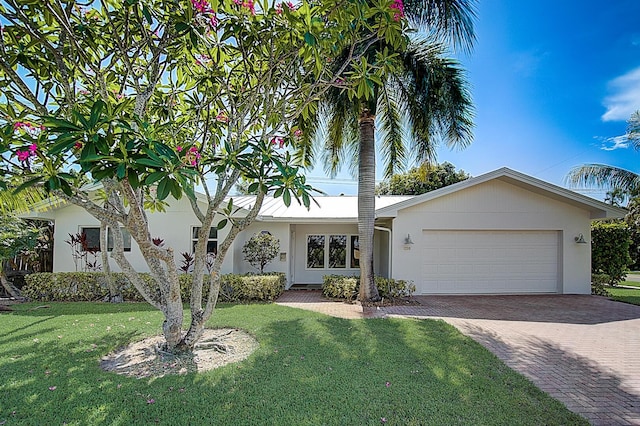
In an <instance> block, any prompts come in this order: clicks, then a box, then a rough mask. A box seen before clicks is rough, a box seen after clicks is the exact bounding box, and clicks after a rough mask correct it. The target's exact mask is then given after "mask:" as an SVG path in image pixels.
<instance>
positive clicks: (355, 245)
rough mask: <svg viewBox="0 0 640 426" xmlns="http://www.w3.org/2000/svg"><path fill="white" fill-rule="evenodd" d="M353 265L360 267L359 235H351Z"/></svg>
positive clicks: (353, 266)
mask: <svg viewBox="0 0 640 426" xmlns="http://www.w3.org/2000/svg"><path fill="white" fill-rule="evenodd" d="M350 257H351V259H350V260H351V267H352V268H359V267H360V242H359V241H358V236H357V235H352V236H351V256H350Z"/></svg>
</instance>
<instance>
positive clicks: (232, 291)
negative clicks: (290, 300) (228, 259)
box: [219, 273, 287, 302]
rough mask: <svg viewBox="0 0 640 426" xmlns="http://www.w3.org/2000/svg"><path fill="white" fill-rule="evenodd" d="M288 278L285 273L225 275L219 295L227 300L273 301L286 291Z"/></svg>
mask: <svg viewBox="0 0 640 426" xmlns="http://www.w3.org/2000/svg"><path fill="white" fill-rule="evenodd" d="M286 283H287V280H286V278H285V275H284V274H283V273H270V274H262V275H237V274H227V275H223V276H222V277H221V280H220V294H219V297H220V299H221V300H222V301H225V302H252V301H261V302H273V301H274V300H276V299H277V298H278V297H280V295H281V294H282V293H283V292H284V288H285V285H286Z"/></svg>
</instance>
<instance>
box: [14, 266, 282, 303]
mask: <svg viewBox="0 0 640 426" xmlns="http://www.w3.org/2000/svg"><path fill="white" fill-rule="evenodd" d="M139 275H140V278H141V279H142V281H143V282H144V285H146V286H147V287H148V288H149V290H150V292H151V294H154V295H155V298H156V300H159V298H160V295H159V289H158V286H157V285H156V283H155V281H154V279H153V277H152V276H151V274H148V273H141V274H139ZM112 276H113V279H114V281H115V286H116V288H117V289H119V290H120V292H121V293H122V297H123V298H124V300H127V301H132V302H143V301H144V298H143V297H142V296H141V295H140V292H138V290H137V289H136V288H135V287H134V286H133V284H131V282H130V281H129V279H128V278H127V276H126V275H125V274H124V273H122V272H116V273H113V274H112ZM25 279H26V282H27V284H26V285H25V287H24V288H23V290H22V292H23V295H24V296H25V297H28V298H29V299H32V300H38V301H49V302H54V301H55V302H78V301H97V300H104V299H106V298H107V296H108V295H109V289H108V287H107V283H106V279H105V275H104V273H103V272H55V273H52V272H42V273H35V274H30V275H27V276H26V277H25ZM205 279H207V277H205ZM179 280H180V290H181V294H182V300H183V301H188V300H189V298H190V297H191V286H192V281H191V280H192V276H191V274H183V275H180V276H179ZM285 284H286V279H285V276H284V274H281V273H280V274H265V275H235V274H228V275H223V276H222V277H221V281H220V296H219V297H220V300H221V301H224V302H250V301H273V300H275V299H277V298H278V297H279V296H280V295H281V294H282V292H283V291H284V287H285ZM208 291H209V290H208V286H207V285H205V288H204V291H203V295H204V297H205V298H206V297H207V295H208Z"/></svg>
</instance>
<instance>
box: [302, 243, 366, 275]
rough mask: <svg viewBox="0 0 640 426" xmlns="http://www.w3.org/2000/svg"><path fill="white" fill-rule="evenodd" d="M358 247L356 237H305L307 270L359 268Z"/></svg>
mask: <svg viewBox="0 0 640 426" xmlns="http://www.w3.org/2000/svg"><path fill="white" fill-rule="evenodd" d="M358 247H359V245H358V236H357V235H307V268H308V269H347V268H351V269H356V268H359V267H360V264H359V260H358V259H359V257H360V256H359V251H358Z"/></svg>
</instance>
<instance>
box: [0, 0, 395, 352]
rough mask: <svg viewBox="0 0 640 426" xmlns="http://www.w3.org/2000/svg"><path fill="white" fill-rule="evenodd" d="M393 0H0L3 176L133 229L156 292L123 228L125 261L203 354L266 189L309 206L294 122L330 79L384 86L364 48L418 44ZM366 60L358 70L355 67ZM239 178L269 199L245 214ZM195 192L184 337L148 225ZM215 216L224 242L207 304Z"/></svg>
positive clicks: (170, 265)
mask: <svg viewBox="0 0 640 426" xmlns="http://www.w3.org/2000/svg"><path fill="white" fill-rule="evenodd" d="M392 4H394V3H392V2H390V1H381V2H375V3H371V4H369V3H367V2H342V1H337V0H323V1H322V2H320V1H311V2H309V1H302V2H300V3H297V4H295V5H294V4H292V3H288V2H282V3H280V2H275V1H264V2H254V0H232V1H219V0H208V1H207V0H190V1H187V0H97V1H86V2H75V1H58V0H51V1H46V2H40V1H28V2H27V1H18V0H0V25H2V31H1V32H0V152H2V155H1V156H0V185H4V186H6V185H7V182H8V181H10V180H11V179H13V178H14V177H19V179H20V181H21V182H23V183H22V185H21V186H20V187H18V190H21V189H23V188H25V187H33V186H41V187H43V188H44V189H45V190H46V191H48V192H50V193H52V194H55V195H56V196H59V197H61V198H62V199H64V200H65V201H67V202H70V203H74V204H76V205H78V206H81V207H83V208H84V209H86V210H87V211H88V212H89V213H91V214H92V215H93V216H95V217H96V218H97V219H98V220H99V221H100V222H101V223H102V224H104V225H107V226H108V227H109V228H110V229H112V230H119V229H120V228H121V227H124V228H126V229H127V230H128V231H129V233H130V234H131V237H132V238H133V239H134V240H135V241H136V243H137V245H138V247H139V248H140V251H141V253H142V256H143V257H144V259H145V261H146V263H147V265H148V267H149V270H150V271H151V275H152V276H153V278H154V280H155V282H156V284H157V286H158V288H157V289H156V288H149V286H148V285H146V284H145V283H144V282H143V280H142V279H140V278H139V277H138V275H137V272H136V271H135V269H134V268H133V266H132V265H131V264H130V263H129V261H128V259H127V257H126V256H125V255H124V251H123V237H122V235H121V232H117V231H116V232H114V233H113V238H114V249H113V251H112V252H111V256H112V257H113V258H114V259H115V261H116V262H117V263H118V266H119V267H120V269H121V270H122V271H124V272H125V273H127V275H128V276H129V278H130V280H131V282H132V283H133V284H134V286H135V287H136V288H137V289H138V290H139V291H140V293H141V294H142V295H143V296H144V298H145V300H147V301H148V302H149V303H151V304H153V305H154V306H156V307H157V308H158V309H160V310H161V311H162V312H163V313H164V315H165V321H164V323H163V330H164V335H165V338H166V340H167V344H166V349H167V350H174V349H176V348H182V349H191V348H193V346H194V344H195V342H196V341H197V340H198V338H199V336H200V335H201V334H202V331H203V328H204V323H205V322H206V320H207V319H208V318H209V317H210V316H211V313H212V310H213V308H214V307H215V303H216V297H215V296H214V295H216V294H217V289H216V288H219V274H218V272H219V270H220V267H221V265H222V262H223V261H224V257H225V254H226V252H227V251H228V250H229V248H230V247H231V244H232V243H233V240H234V238H235V236H236V235H237V234H238V233H239V232H240V231H241V230H243V229H244V228H246V227H247V226H248V225H249V224H250V223H251V221H252V220H253V219H254V218H255V217H256V215H257V212H258V211H259V209H260V206H261V204H262V200H263V197H264V194H265V193H267V192H268V191H273V194H274V196H276V197H282V198H283V200H284V202H285V203H286V204H289V203H290V202H291V201H292V200H293V199H297V200H298V201H300V202H302V203H303V204H305V205H307V206H308V205H309V203H310V196H311V193H312V188H311V186H309V185H308V184H307V183H306V181H305V178H304V176H303V175H302V174H301V167H300V166H299V164H297V163H296V159H295V157H294V156H292V155H290V154H289V150H290V149H293V148H294V147H295V146H296V145H297V144H298V143H299V142H300V141H301V140H303V139H304V138H305V137H306V136H305V135H304V133H301V131H300V129H299V128H297V127H296V125H295V124H294V123H295V120H296V118H297V117H299V116H302V117H308V116H310V115H312V114H313V112H314V111H315V109H316V108H317V99H318V98H319V97H320V96H321V95H322V93H323V92H324V91H326V90H328V88H330V87H340V88H341V90H344V91H346V92H356V91H357V92H358V93H360V92H362V91H363V90H365V91H366V90H372V89H371V87H370V85H369V84H368V82H370V81H371V80H372V79H376V78H379V77H377V76H379V75H380V73H382V72H383V69H382V67H376V66H373V65H371V64H369V63H368V62H367V61H365V60H364V59H363V58H362V52H364V51H366V49H367V47H368V46H369V45H371V44H372V43H376V42H378V41H380V40H382V39H384V40H385V43H386V44H389V45H390V46H395V47H397V48H398V49H402V48H403V46H405V45H406V35H405V30H406V25H407V23H406V21H405V20H404V19H400V18H397V17H396V16H395V15H396V14H397V9H393V8H391V6H392ZM344 51H347V52H349V53H348V55H346V56H342V57H341V59H340V61H341V62H340V63H336V61H334V60H333V58H335V57H336V53H337V52H344ZM352 62H353V63H355V64H357V69H358V70H359V72H358V73H357V74H356V73H350V74H347V73H346V72H345V70H346V69H347V65H348V64H350V63H352ZM241 177H242V178H244V179H247V180H248V181H249V182H251V183H250V185H249V188H248V190H249V191H250V192H252V193H253V192H254V191H257V195H256V201H255V203H254V204H253V206H252V207H251V208H250V209H249V211H248V212H246V215H243V216H242V217H241V218H239V219H238V218H237V216H236V215H234V212H235V211H236V209H235V207H234V205H233V201H232V200H229V199H228V198H227V196H228V194H229V191H230V190H231V189H232V188H233V186H234V185H235V184H236V182H237V181H238V179H239V178H241ZM93 182H100V183H101V184H102V186H103V187H104V189H105V194H104V197H102V198H101V199H100V200H95V199H93V198H91V197H90V196H89V194H87V193H86V192H85V191H83V190H82V188H83V185H84V184H86V183H93ZM197 184H199V185H201V186H202V187H203V191H204V196H203V197H196V194H195V192H194V187H195V185H197ZM185 195H186V197H187V198H188V200H189V202H190V204H191V206H192V209H193V213H194V215H195V217H196V218H197V220H198V221H199V222H200V225H201V226H200V231H199V233H198V241H197V244H196V245H195V253H194V277H193V288H192V292H191V299H190V308H191V326H190V327H189V330H188V332H187V333H186V335H184V334H183V332H182V318H183V308H182V300H181V297H180V291H179V290H180V286H179V281H178V271H177V266H176V261H175V258H174V249H173V248H172V247H161V246H157V245H155V244H153V237H156V238H162V235H158V232H162V230H152V229H150V228H149V223H148V221H147V212H148V211H150V210H151V209H156V210H158V209H162V208H163V206H164V203H165V200H167V198H168V197H169V196H172V197H173V198H175V199H179V198H181V197H183V196H185ZM212 226H213V227H217V228H218V229H225V235H226V237H225V238H224V239H223V240H221V241H220V242H219V246H218V254H217V257H216V260H215V262H214V265H213V267H212V272H211V274H212V276H213V279H212V280H207V282H208V283H209V282H210V283H211V284H210V285H211V286H212V289H211V291H209V293H208V294H209V295H210V296H208V298H207V299H206V300H205V299H203V297H202V295H203V294H204V292H203V289H202V286H203V282H204V280H203V275H204V271H205V262H206V248H207V239H208V235H209V232H210V229H211V227H212ZM153 233H155V235H153ZM216 286H218V287H216Z"/></svg>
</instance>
